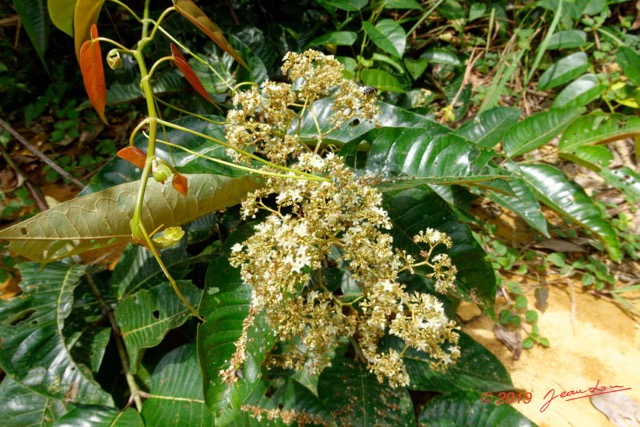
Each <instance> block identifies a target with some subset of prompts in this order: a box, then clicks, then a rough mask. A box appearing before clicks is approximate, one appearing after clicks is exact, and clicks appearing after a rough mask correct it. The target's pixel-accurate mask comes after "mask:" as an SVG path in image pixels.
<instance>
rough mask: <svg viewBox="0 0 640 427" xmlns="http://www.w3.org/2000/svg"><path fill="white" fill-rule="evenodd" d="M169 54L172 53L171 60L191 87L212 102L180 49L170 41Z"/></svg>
mask: <svg viewBox="0 0 640 427" xmlns="http://www.w3.org/2000/svg"><path fill="white" fill-rule="evenodd" d="M171 55H173V62H174V63H175V64H176V67H178V69H179V70H180V72H181V73H182V75H183V76H184V77H185V78H186V79H187V81H188V82H189V84H190V85H191V87H192V88H194V89H195V90H196V92H198V93H199V94H200V96H202V97H203V98H204V99H206V100H207V101H209V102H210V103H212V104H213V100H212V99H211V97H210V96H209V93H208V92H207V90H206V89H205V88H204V86H203V85H202V82H201V81H200V79H199V78H198V76H197V75H196V73H195V72H194V71H193V69H192V68H191V67H190V66H189V64H188V63H187V60H186V59H185V57H184V55H183V54H182V52H180V49H178V47H177V46H176V45H175V44H173V43H171Z"/></svg>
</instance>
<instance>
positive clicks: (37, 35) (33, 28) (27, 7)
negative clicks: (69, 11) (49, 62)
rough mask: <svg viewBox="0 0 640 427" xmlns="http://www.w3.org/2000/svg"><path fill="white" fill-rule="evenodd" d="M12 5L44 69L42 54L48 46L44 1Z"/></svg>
mask: <svg viewBox="0 0 640 427" xmlns="http://www.w3.org/2000/svg"><path fill="white" fill-rule="evenodd" d="M13 5H14V6H15V8H16V12H18V16H20V21H21V23H22V25H23V26H24V29H25V30H26V31H27V35H28V36H29V40H31V44H32V45H33V47H34V49H35V50H36V53H37V54H38V57H40V61H42V64H43V65H44V66H45V67H46V62H45V60H44V54H45V52H46V50H47V45H48V44H49V19H48V18H47V9H46V7H45V2H44V0H13Z"/></svg>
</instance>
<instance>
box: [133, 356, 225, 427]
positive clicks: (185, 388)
mask: <svg viewBox="0 0 640 427" xmlns="http://www.w3.org/2000/svg"><path fill="white" fill-rule="evenodd" d="M149 392H150V396H149V397H148V398H147V399H146V400H145V401H144V404H143V405H142V412H141V414H142V418H143V419H144V423H145V425H146V426H154V427H175V426H197V427H207V426H210V427H214V426H215V425H216V424H215V422H214V418H213V414H212V413H211V412H209V409H208V408H207V406H206V405H205V403H204V396H203V393H202V372H201V371H200V364H199V362H198V354H197V352H196V346H195V345H194V344H187V345H183V346H182V347H178V348H177V349H175V350H173V351H171V352H170V353H167V354H166V355H165V356H164V357H163V358H162V360H161V361H160V363H159V364H158V366H157V367H156V369H155V370H154V371H153V376H152V377H151V390H149Z"/></svg>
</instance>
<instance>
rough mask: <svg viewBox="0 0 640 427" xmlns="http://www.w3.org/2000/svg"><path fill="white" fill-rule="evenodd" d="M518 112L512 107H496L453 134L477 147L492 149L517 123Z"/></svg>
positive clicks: (479, 115)
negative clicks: (473, 143)
mask: <svg viewBox="0 0 640 427" xmlns="http://www.w3.org/2000/svg"><path fill="white" fill-rule="evenodd" d="M519 117H520V110H518V109H517V108H513V107H496V108H492V109H491V110H487V111H484V112H482V113H480V114H478V115H477V116H476V117H475V118H473V119H471V120H469V121H468V122H466V123H465V124H463V125H462V126H460V127H459V128H458V129H456V130H455V132H454V133H455V134H456V135H458V136H461V137H463V138H466V139H468V140H469V141H473V142H475V143H476V145H478V146H479V147H488V148H491V147H494V146H495V145H497V144H498V143H499V142H500V141H502V137H503V136H504V134H505V132H506V131H507V130H508V129H509V128H511V127H512V126H513V125H515V124H516V123H517V122H518V119H519Z"/></svg>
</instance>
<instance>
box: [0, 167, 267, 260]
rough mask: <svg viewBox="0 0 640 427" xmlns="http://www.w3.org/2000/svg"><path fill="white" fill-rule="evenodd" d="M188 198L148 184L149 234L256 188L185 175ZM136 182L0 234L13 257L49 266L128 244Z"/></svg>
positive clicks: (241, 181)
mask: <svg viewBox="0 0 640 427" xmlns="http://www.w3.org/2000/svg"><path fill="white" fill-rule="evenodd" d="M188 180H189V188H190V190H189V194H188V195H187V196H183V195H181V194H179V193H178V192H177V191H175V190H174V188H173V187H172V186H170V185H164V184H160V183H157V182H155V181H152V180H149V182H148V184H147V190H146V193H145V205H144V209H143V216H142V221H143V223H144V225H145V228H146V229H147V230H148V231H152V230H156V229H158V228H160V227H163V228H166V227H172V226H178V225H182V224H186V223H188V222H191V221H193V220H195V219H196V218H199V217H201V216H203V215H206V214H208V213H210V212H213V211H216V210H219V209H224V208H226V207H229V206H233V205H235V204H237V203H239V202H240V201H241V200H242V198H243V197H244V196H245V195H246V194H247V192H249V191H251V190H253V189H255V188H257V186H258V184H257V183H256V180H255V178H253V177H245V178H238V179H233V178H226V177H220V176H216V175H206V174H202V175H188ZM138 187H139V182H137V181H135V182H131V183H127V184H121V185H118V186H115V187H111V188H109V189H107V190H103V191H100V192H98V193H93V194H90V195H88V196H83V197H79V198H77V199H73V200H69V201H67V202H64V203H61V204H59V205H57V206H55V207H53V208H51V209H49V210H47V211H45V212H42V213H40V214H38V215H36V216H34V217H32V218H30V219H27V220H25V221H23V222H20V223H18V224H16V225H13V226H11V227H8V228H5V229H4V230H2V231H0V239H3V240H9V241H10V243H9V246H8V248H9V249H11V250H12V251H14V252H16V253H18V254H20V255H22V256H24V257H27V258H29V259H32V260H37V261H51V260H54V259H60V258H63V257H66V256H70V255H73V254H78V253H82V252H85V251H87V250H91V249H96V248H104V247H108V246H112V245H115V244H117V243H122V242H128V241H130V240H131V231H130V226H129V221H130V220H131V216H132V214H133V209H134V206H135V203H136V199H137V194H138Z"/></svg>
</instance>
